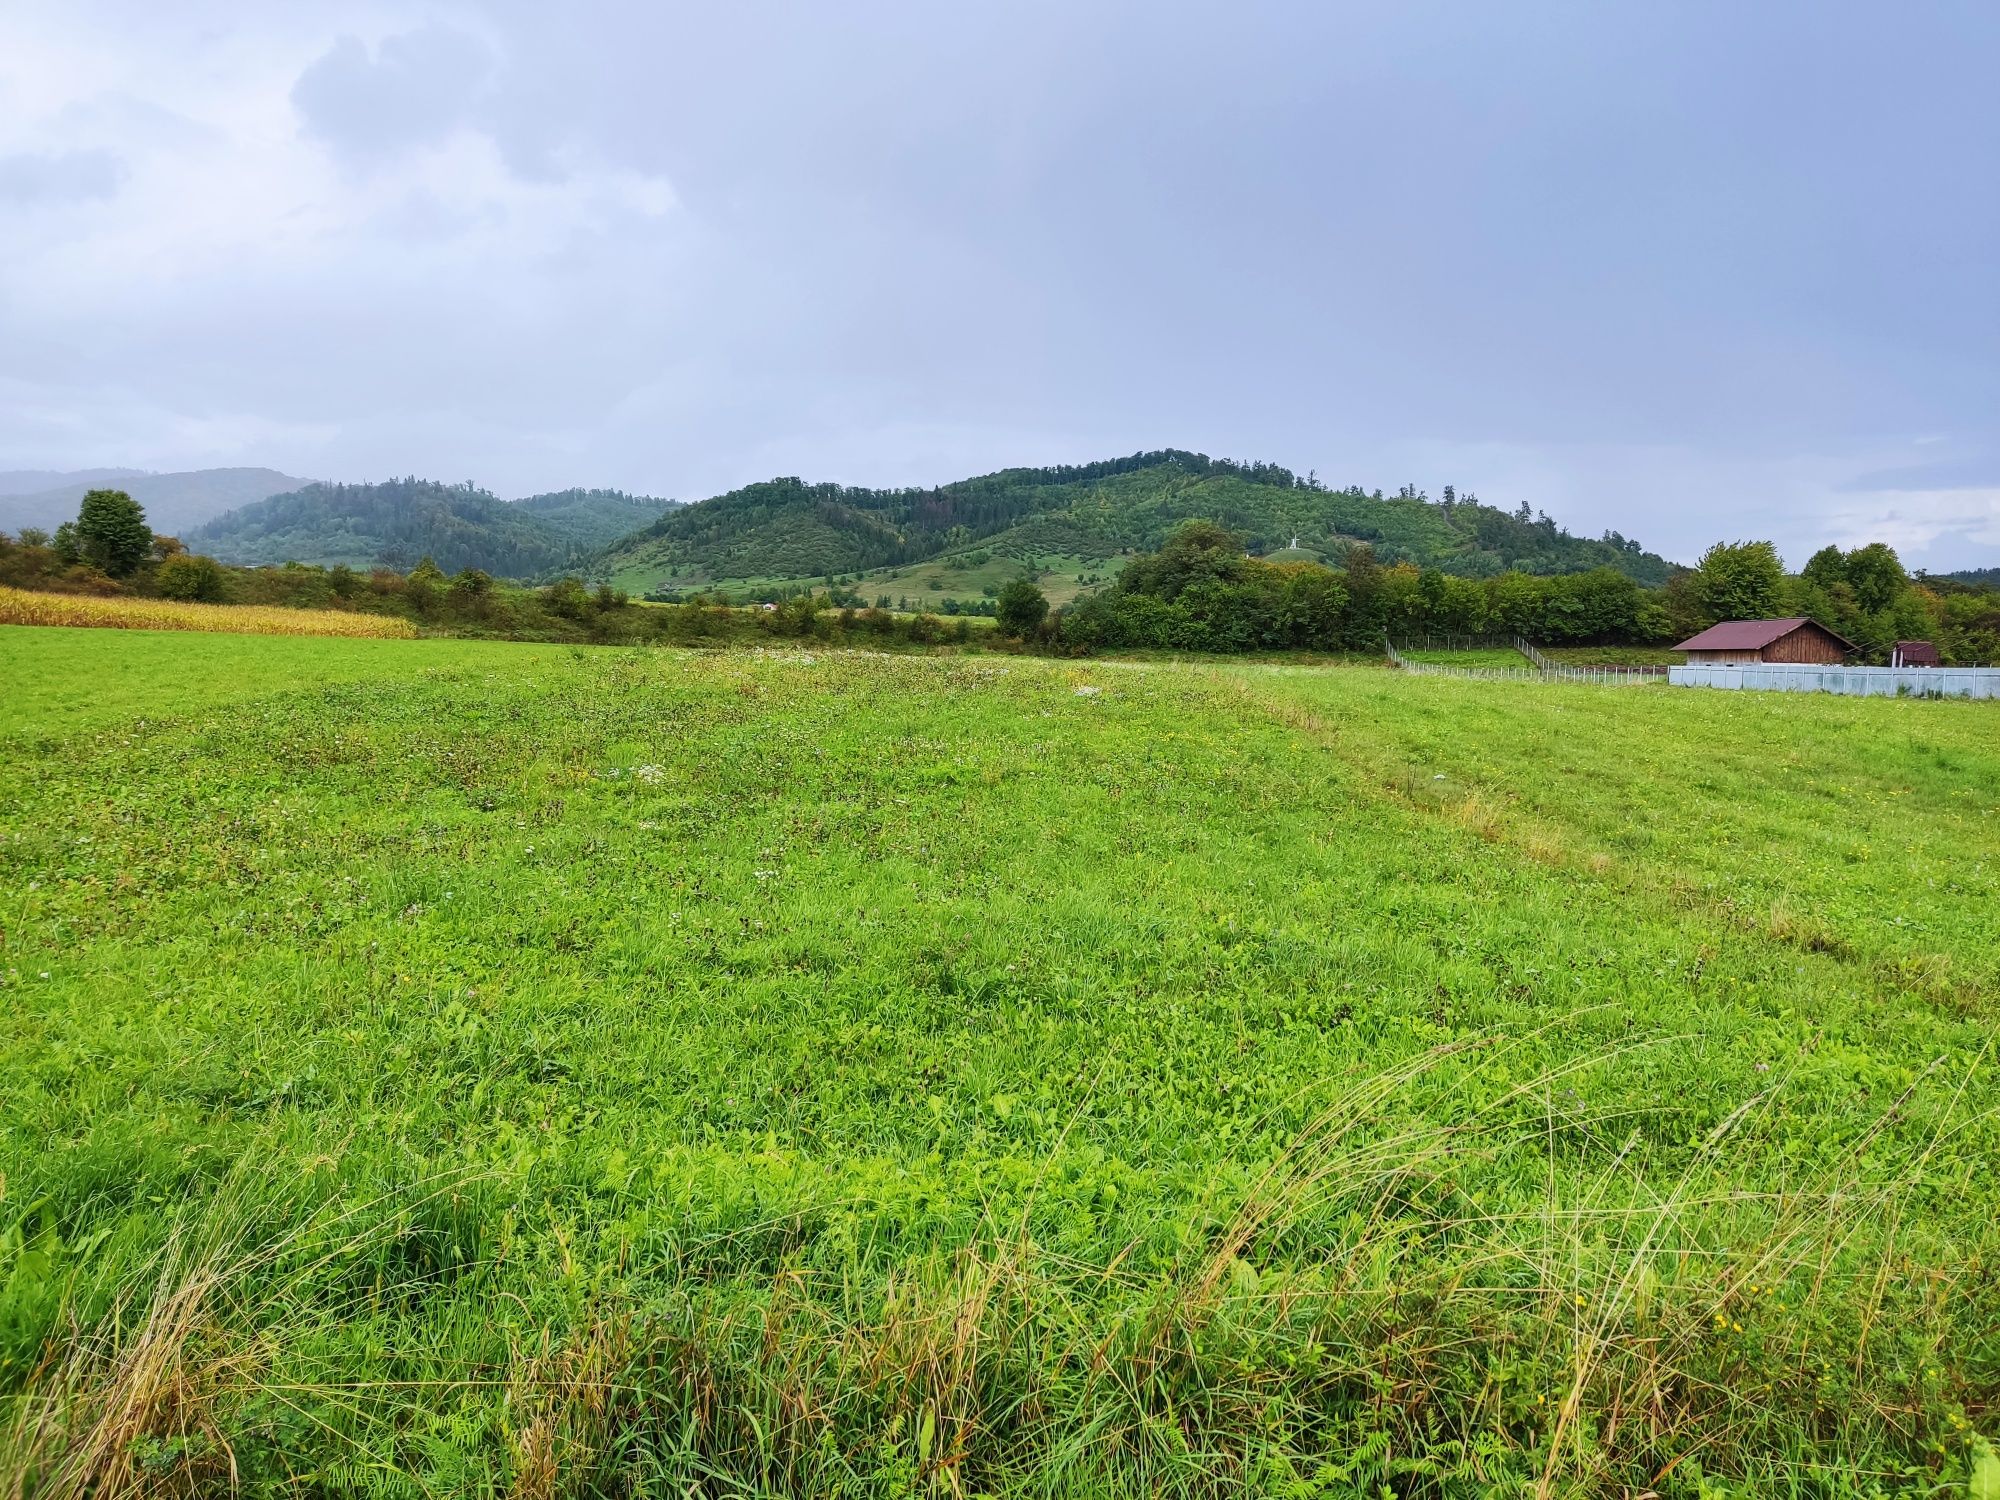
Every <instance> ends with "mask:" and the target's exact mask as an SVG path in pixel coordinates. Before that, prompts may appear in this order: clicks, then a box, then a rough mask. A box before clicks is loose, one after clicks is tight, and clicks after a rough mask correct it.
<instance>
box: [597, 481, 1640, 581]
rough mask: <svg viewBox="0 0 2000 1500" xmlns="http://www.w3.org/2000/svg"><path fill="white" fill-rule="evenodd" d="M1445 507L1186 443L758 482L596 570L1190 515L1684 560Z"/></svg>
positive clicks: (855, 564)
mask: <svg viewBox="0 0 2000 1500" xmlns="http://www.w3.org/2000/svg"><path fill="white" fill-rule="evenodd" d="M1447 497H1448V498H1446V499H1445V500H1443V501H1440V502H1433V501H1432V500H1430V499H1429V497H1428V496H1425V495H1422V494H1420V493H1419V492H1417V491H1416V490H1414V489H1410V488H1408V487H1406V488H1405V490H1404V491H1403V492H1402V493H1400V494H1398V495H1395V496H1384V495H1383V494H1382V493H1381V492H1380V491H1376V492H1374V493H1373V494H1370V493H1368V492H1365V491H1363V490H1361V489H1360V488H1358V487H1352V488H1347V489H1339V490H1334V489H1328V488H1326V487H1325V486H1323V485H1321V484H1319V482H1318V481H1317V480H1316V479H1314V478H1313V477H1311V476H1307V477H1306V478H1303V479H1302V478H1300V477H1299V476H1298V475H1296V474H1294V473H1293V472H1292V471H1291V470H1289V469H1285V468H1282V467H1280V466H1279V465H1276V464H1264V463H1236V462H1233V461H1230V460H1225V459H1212V458H1209V457H1208V456H1207V455H1205V454H1200V453H1190V452H1186V451H1183V450H1180V449H1162V450H1157V451H1153V452H1146V453H1135V454H1132V455H1130V456H1129V457H1126V458H1117V459H1108V460H1105V461H1103V462H1099V463H1091V464H1077V465H1063V466H1057V467H1051V468H1025V469H1003V470H1001V471H999V472H998V473H994V474H986V475H981V476H979V477H977V478H972V479H965V480H960V481H957V482H956V483H953V484H946V485H940V486H937V487H934V488H928V489H899V490H876V489H860V488H853V487H848V486H842V485H836V484H807V483H805V482H804V481H802V480H800V479H796V478H786V479H773V480H768V481H765V482H763V483H760V484H752V485H746V486H744V487H743V488H741V489H738V490H732V491H730V492H729V493H727V494H724V495H717V496H715V497H714V498H713V499H709V500H704V501H701V502H699V503H697V504H694V505H690V506H687V507H685V508H683V509H680V510H676V511H673V512H671V513H669V514H667V515H663V516H662V517H660V519H659V520H657V521H655V522H653V523H652V524H651V525H650V526H648V527H647V528H645V529H644V530H643V531H640V532H638V533H636V534H635V535H632V536H630V537H627V538H625V539H623V540H622V541H619V542H618V543H617V544H616V545H614V546H611V547H608V548H607V549H606V550H605V551H604V552H603V553H602V554H600V555H599V556H598V557H597V558H595V559H594V560H593V561H592V564H591V570H592V572H593V574H594V575H596V576H602V577H611V578H616V579H617V580H618V581H619V582H620V583H622V584H624V585H626V586H627V587H630V588H634V589H655V588H664V589H678V588H690V587H693V588H699V587H703V586H706V585H710V584H714V583H717V582H721V581H725V580H773V579H814V578H819V577H824V576H828V575H841V574H854V575H862V576H865V575H866V574H867V573H869V572H870V571H871V570H881V569H894V568H898V567H902V566H904V565H907V564H911V563H915V562H921V561H924V560H926V559H930V558H936V557H943V556H947V555H950V554H955V553H961V552H964V551H965V550H966V549H974V548H976V549H977V550H978V551H979V552H981V553H983V554H992V553H995V552H999V553H1005V554H1007V555H1010V556H1017V557H1019V558H1021V559H1022V560H1024V561H1028V560H1031V559H1034V558H1037V557H1043V558H1045V557H1049V556H1064V557H1070V558H1078V557H1081V558H1097V559H1106V560H1109V559H1112V558H1115V557H1117V556H1119V555H1121V554H1124V553H1129V552H1134V551H1144V550H1149V549H1152V548H1155V547H1158V546H1159V545H1160V543H1161V542H1163V541H1164V540H1165V539H1166V537H1167V536H1168V535H1169V534H1170V533H1171V532H1172V531H1173V530H1174V528H1175V527H1177V526H1179V525H1180V524H1181V523H1182V522H1183V521H1187V520H1195V519H1201V520H1212V521H1217V522H1219V523H1220V524H1222V525H1223V526H1226V527H1228V528H1229V529H1230V530H1232V531H1236V532H1239V533H1241V534H1242V535H1243V536H1244V537H1245V538H1246V539H1247V545H1248V547H1249V549H1250V550H1251V551H1253V552H1257V553H1259V554H1262V553H1266V552H1271V551H1276V550H1279V549H1281V548H1286V547H1288V546H1289V545H1290V544H1291V542H1292V540H1293V538H1295V537H1296V538H1297V539H1298V544H1299V546H1300V548H1301V550H1305V551H1319V552H1326V551H1329V550H1334V551H1339V550H1344V549H1345V548H1346V547H1347V546H1348V545H1349V544H1351V543H1353V542H1357V541H1363V542H1368V543H1370V544H1372V545H1373V546H1374V548H1375V549H1376V552H1377V554H1378V555H1379V556H1380V557H1381V559H1382V560H1383V561H1384V562H1389V563H1395V562H1410V563H1414V564H1417V565H1419V566H1423V567H1435V568H1438V569H1439V570H1441V571H1443V572H1446V573H1454V574H1458V575H1460V576H1464V577H1473V578H1480V577H1488V576H1491V575H1493V574H1496V573H1500V572H1504V571H1506V570H1507V569H1509V568H1518V569H1521V570H1522V571H1525V572H1532V573H1572V572H1582V571H1585V570H1587V569H1590V568H1594V567H1606V566H1608V567H1613V568H1616V569H1618V570H1619V571H1620V572H1623V573H1625V574H1627V575H1628V576H1629V577H1632V578H1634V579H1636V580H1637V581H1639V582H1641V583H1646V584H1659V583H1663V582H1665V581H1666V578H1667V575H1668V572H1669V571H1670V567H1671V565H1670V564H1669V563H1668V562H1667V560H1666V559H1665V558H1663V557H1661V556H1659V555H1657V554H1655V553H1651V552H1647V551H1644V550H1643V549H1641V548H1640V546H1639V545H1638V544H1637V543H1636V542H1632V541H1628V540H1626V539H1625V538H1623V537H1620V536H1618V535H1617V534H1616V533H1612V534H1609V535H1607V536H1606V537H1605V538H1602V539H1596V540H1593V539H1589V538H1583V537H1573V536H1571V535H1569V533H1568V532H1566V531H1564V530H1563V529H1562V528H1561V527H1560V526H1558V525H1557V524H1556V523H1555V522H1554V521H1552V520H1550V519H1549V518H1548V517H1546V516H1541V517H1535V518H1530V517H1529V516H1527V515H1525V514H1522V513H1520V512H1516V513H1509V512H1506V511H1502V510H1498V509H1495V508H1494V507H1492V506H1487V505H1482V504H1480V503H1478V502H1477V501H1476V500H1473V499H1471V498H1470V497H1467V498H1466V499H1463V500H1460V499H1458V498H1457V497H1456V496H1455V495H1450V494H1449V492H1447Z"/></svg>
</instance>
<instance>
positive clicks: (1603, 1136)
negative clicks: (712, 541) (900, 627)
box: [0, 631, 2000, 1500]
mask: <svg viewBox="0 0 2000 1500" xmlns="http://www.w3.org/2000/svg"><path fill="white" fill-rule="evenodd" d="M171 639H172V638H169V637H144V636H135V635H130V634H127V633H122V632H110V631H101V632H76V633H74V634H73V635H71V634H68V633H57V632H45V631H0V676H4V677H6V678H7V680H10V681H12V680H19V677H20V675H21V674H23V673H25V672H30V671H34V672H38V673H40V674H41V676H42V677H43V678H44V679H46V677H47V676H48V669H49V668H50V667H51V666H58V667H60V668H61V671H62V677H61V682H62V683H63V684H65V685H66V686H67V689H68V692H69V695H70V697H71V699H73V700H74V701H78V702H88V701H89V700H91V699H92V698H93V697H95V695H96V693H97V691H98V689H97V684H98V683H100V682H111V683H115V684H117V686H116V697H117V702H116V705H115V708H116V712H115V714H112V713H109V712H105V713H99V714H91V713H85V714H83V715H82V716H80V717H79V718H77V719H75V720H73V721H69V722H67V723H66V722H65V720H64V717H63V715H64V711H65V710H64V702H63V694H62V690H61V688H57V689H45V690H44V691H43V692H42V694H41V696H40V697H39V698H38V699H37V700H36V701H35V702H34V703H33V704H32V705H30V706H28V707H26V708H23V707H20V706H18V705H16V704H14V703H13V702H11V701H10V702H9V703H8V704H7V706H6V707H5V708H4V709H0V714H4V717H3V718H0V743H4V749H5V753H4V754H0V829H4V830H5V833H4V835H0V892H5V895H4V897H0V900H4V905H0V929H4V934H5V943H6V946H5V949H4V962H0V976H4V984H5V991H6V994H5V1005H4V1007H0V1017H4V1020H3V1021H0V1027H4V1030H0V1076H4V1077H6V1078H7V1079H8V1086H7V1088H6V1089H5V1090H4V1092H0V1161H4V1162H5V1163H6V1168H5V1170H6V1183H5V1195H4V1197H0V1257H4V1259H0V1392H3V1393H4V1397H5V1401H6V1410H5V1412H4V1414H0V1415H5V1417H6V1418H7V1424H0V1431H11V1433H12V1436H11V1438H10V1439H8V1440H7V1443H8V1444H10V1445H11V1446H4V1447H0V1455H4V1456H0V1474H6V1475H8V1476H10V1477H12V1478H15V1479H16V1480H17V1481H18V1479H19V1477H20V1476H22V1475H25V1474H27V1473H29V1472H30V1471H31V1470H32V1472H33V1473H34V1474H36V1475H38V1476H40V1479H39V1481H38V1482H39V1483H41V1484H42V1485H43V1486H44V1487H43V1488H42V1489H39V1490H37V1491H35V1492H36V1493H75V1492H80V1491H84V1490H89V1491H90V1492H92V1493H99V1494H105V1493H115V1492H118V1491H119V1488H120V1486H121V1485H127V1484H129V1485H134V1486H136V1485H143V1486H144V1487H146V1488H149V1489H153V1490H162V1489H173V1488H175V1487H176V1486H178V1487H181V1488H183V1489H186V1490H190V1491H199V1492H220V1491H223V1490H226V1489H229V1488H231V1487H232V1486H233V1487H234V1488H235V1490H236V1491H237V1492H239V1493H244V1494H251V1495H258V1494H278V1493H298V1492H299V1491H300V1489H301V1488H304V1489H307V1490H311V1491H313V1492H318V1493H339V1494H358V1493H369V1494H384V1495H392V1494H393V1495H401V1494H410V1495H419V1494H497V1493H502V1492H506V1491H509V1490H512V1491H513V1492H515V1493H523V1494H541V1495H548V1494H641V1493H661V1494H685V1493H690V1492H692V1493H697V1494H807V1493H810V1494H848V1495H883V1496H909V1495H928V1494H937V1495H974V1494H1023V1495H1025V1494H1033V1495H1038V1496H1045V1495H1069V1494H1074V1495H1085V1494H1089V1495H1102V1494H1129V1495H1135V1496H1136V1495H1162V1494H1168V1495H1180V1494H1185V1495H1210V1494H1258V1495H1267V1494H1298V1495H1307V1494H1318V1495H1344V1494H1354V1495H1361V1494H1371V1495H1372V1494H1377V1493H1380V1491H1381V1489H1382V1488H1383V1487H1388V1488H1389V1489H1391V1490H1392V1491H1393V1492H1395V1493H1401V1494H1470V1493H1546V1494H1602V1495H1613V1494H1622V1493H1627V1492H1630V1493H1638V1492H1640V1491H1642V1490H1647V1489H1650V1490H1652V1491H1653V1492H1654V1493H1656V1494H1658V1495H1660V1496H1661V1497H1663V1500H1668V1497H1673V1496H1680V1495H1686V1496H1690V1497H1694V1496H1703V1495H1712V1494H1718V1493H1722V1492H1723V1489H1722V1488H1721V1487H1722V1486H1728V1485H1735V1486H1738V1487H1740V1488H1741V1489H1742V1490H1743V1491H1745V1492H1747V1491H1750V1490H1754V1491H1756V1492H1759V1493H1765V1492H1772V1491H1778V1490H1783V1491H1785V1492H1788V1493H1798V1494H1812V1495H1825V1496H1834V1495H1856V1496H1859V1495H1862V1494H1873V1493H1890V1492H1900V1491H1907V1492H1909V1493H1912V1494H1915V1493H1926V1494H1935V1493H1941V1492H1946V1491H1944V1490H1941V1488H1940V1487H1942V1486H1950V1487H1956V1488H1958V1489H1960V1490H1962V1489H1963V1487H1964V1486H1965V1484H1966V1476H1967V1473H1968V1470H1969V1467H1970V1465H1971V1464H1972V1462H1973V1459H1974V1452H1975V1450H1974V1447H1973V1442H1972V1440H1973V1438H1974V1437H1975V1436H1976V1435H1978V1434H1980V1433H1985V1434H1986V1435H1988V1436H1990V1435H1992V1434H1993V1432H1994V1426H1995V1422H1996V1420H2000V1411H1996V1398H2000V1344H1996V1341H1995V1340H1994V1338H1993V1336H1992V1330H1993V1329H1994V1328H1996V1327H2000V1280H1996V1278H1995V1276H1994V1271H1993V1268H1994V1267H1995V1266H1996V1265H2000V1230H1996V1223H1997V1222H2000V1214H1996V1210H2000V1184H1997V1183H1996V1178H1995V1175H1994V1173H1993V1170H1992V1163H1993V1161H1994V1160H1995V1159H1996V1154H2000V1128H1996V1119H1995V1113H1994V1111H1995V1106H1996V1099H1995V1093H1994V1089H1993V1086H1992V1084H1991V1076H1992V1074H1991V1067H1992V1064H1993V1057H1992V1049H1993V1033H1992V1018H1991V1012H1990V1007H1991V997H1992V995H1993V994H1994V992H1995V986H1996V983H2000V973H1996V968H1995V964H1996V959H1995V954H1996V951H2000V949H1996V944H1995V942H1994V937H1995V926H1994V917H1993V912H1994V911H1995V909H1996V904H2000V903H1996V897H2000V865H1996V856H2000V829H1996V827H1995V817H1996V814H1995V808H1996V806H2000V753H1996V751H1995V749H1994V745H1995V740H1994V736H1993V732H1992V731H1993V722H1994V720H1993V713H1992V710H1991V708H1990V707H1988V706H1986V705H1977V704H1952V703H1905V702H1897V701H1885V700H1861V699H1824V700H1820V699H1809V698H1804V697H1800V698H1790V697H1788V696H1786V695H1769V696H1759V695H1749V694H1708V695H1703V694H1693V693H1677V692H1673V691H1670V690H1666V689H1662V690H1660V691H1657V692H1650V691H1649V692H1631V693H1610V692H1604V691H1599V690H1593V689H1590V688H1583V687H1566V686H1559V685H1546V684H1545V685H1538V686H1537V687H1535V689H1534V690H1533V691H1522V690H1521V689H1519V688H1516V687H1513V686H1510V685H1496V684H1485V683H1477V682H1461V681H1457V680H1450V679H1439V678H1414V679H1413V678H1405V677H1400V676H1398V675H1396V674H1392V673H1388V672H1385V671H1380V670H1376V669H1372V668H1349V669H1339V668H1335V669H1317V670H1300V669H1288V668H1279V667H1268V668H1258V667H1250V666H1233V667H1178V666H1151V665H1133V664H1108V663H1106V664H1089V665H1075V664H1063V663H1051V662H1045V661H1037V660H1026V659H1009V660H996V659H979V658H966V659H955V660H954V659H943V658H923V657H886V656H863V655H858V654H856V655H847V654H841V653H828V652H813V651H809V650H796V649H794V650H782V651H768V652H759V653H749V652H742V653H727V654H721V653H718V654H708V655H699V656H697V655H684V654H680V653H676V652H670V651H665V650H650V651H644V652H639V651H626V650H583V649H569V648H547V647H539V648H537V647H511V648H510V647H506V646H494V645H485V644H477V643H466V642H417V643H404V642H345V641H312V640H296V641H294V640H279V639H264V640H249V639H246V640H244V641H243V642H241V644H242V645H243V647H244V648H245V650H246V652H248V653H251V656H250V657H246V660H254V666H253V667H249V668H246V669H245V670H244V671H239V670H236V669H235V668H233V666H232V664H231V663H230V662H229V661H228V660H227V659H218V658H217V657H215V656H214V655H213V654H210V655H208V656H205V657H191V658H189V659H187V660H185V661H184V662H182V663H181V665H180V669H179V670H178V671H176V672H173V673H171V674H169V673H162V672H153V671H149V670H143V669H142V670H135V669H133V667H132V666H131V664H130V660H129V659H128V654H130V653H136V654H137V655H138V657H139V658H140V659H141V660H142V661H148V662H159V661H160V660H161V658H160V657H159V655H158V653H159V652H160V651H161V649H162V643H164V642H167V641H169V640H171ZM51 640H56V641H58V642H59V643H58V644H56V645H53V646H51V645H49V644H47V643H48V642H49V641H51ZM52 653H53V654H52ZM149 653H150V654H149ZM287 653H296V655H295V657H293V659H292V667H293V669H292V671H291V672H290V673H289V674H288V673H287V671H286V670H285V659H286V655H287ZM364 654H367V659H366V661H365V662H364V661H363V656H364ZM385 664H386V665H387V666H389V667H390V668H391V669H390V670H386V671H385V670H382V668H383V666H384V665H385ZM246 672H247V673H248V674H249V676H252V677H254V679H255V680H254V683H251V682H249V681H247V679H246ZM343 675H345V677H346V680H340V679H341V678H342V676H343ZM246 687H250V688H251V689H253V690H250V691H246ZM8 1424H11V1425H8ZM93 1486H94V1488H92V1487H93ZM20 1492H21V1487H20V1485H19V1484H18V1483H17V1484H16V1486H15V1488H14V1490H13V1491H12V1493H20ZM1729 1492H1731V1493H1735V1492H1737V1490H1730V1491H1729Z"/></svg>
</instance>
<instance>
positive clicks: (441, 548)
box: [182, 478, 671, 579]
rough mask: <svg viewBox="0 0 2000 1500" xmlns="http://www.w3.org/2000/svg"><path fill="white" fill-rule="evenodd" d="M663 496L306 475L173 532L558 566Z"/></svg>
mask: <svg viewBox="0 0 2000 1500" xmlns="http://www.w3.org/2000/svg"><path fill="white" fill-rule="evenodd" d="M670 504H671V502H669V501H665V500H653V499H648V498H646V497H643V496H635V495H627V494H623V493H622V492H620V491H617V490H564V491H561V492H559V493H556V494H550V495H534V496H530V497H529V498H528V499H526V500H518V501H508V500H502V499H500V498H499V497H497V496H495V495H492V494H489V493H488V492H487V491H485V490H482V489H478V488H476V487H475V486H472V485H469V484H456V485H448V484H439V483H436V482H434V481H432V480H426V479H414V478H412V479H392V480H389V481H388V482H386V483H383V484H312V485H307V486H306V487H305V488H304V489H301V490H297V491H295V492H293V493H291V494H286V495H273V496H272V497H271V498H270V499H268V500H264V501H261V502H259V503H258V504H256V505H246V506H244V507H243V508H242V509H240V510H234V511H231V512H229V513H228V514H227V515H223V516H218V517H217V518H216V519H215V520H213V521H211V522H209V523H208V524H207V525H206V526H202V527H199V528H197V529H195V530H193V531H190V532H188V533H187V534H186V535H185V536H183V537H182V540H183V541H184V542H186V543H187V545H188V546H189V547H191V548H193V549H194V550H195V551H198V552H207V553H210V554H212V555H214V556H216V557H219V558H221V559H222V560H223V561H225V562H234V563H253V564H254V563H283V562H304V563H322V564H328V565H331V564H333V563H346V564H348V565H349V566H351V567H361V568H366V567H374V566H377V565H382V566H386V567H392V568H398V569H405V570H406V569H408V568H410V567H411V566H412V565H414V564H415V563H416V562H417V561H418V560H419V559H421V558H424V557H429V558H431V559H433V560H434V561H435V562H436V563H437V565H438V566H439V567H441V568H443V569H444V570H445V571H446V572H448V573H455V572H458V571H459V570H460V569H463V568H478V569H481V570H482V571H484V572H487V573H491V574H493V575H495V576H496V577H501V578H524V579H535V578H540V577H543V576H545V575H547V574H550V573H555V572H559V571H561V570H563V569H565V568H569V567H571V566H573V565H575V564H577V563H578V562H579V561H581V560H582V559H584V558H586V557H587V556H589V555H590V554H591V553H593V552H595V551H596V550H597V549H599V548H601V547H603V546H605V545H606V544H607V543H608V542H610V541H612V540H613V539H615V538H617V537H618V536H620V535H623V534H625V533H627V532H630V531H632V530H633V529H635V528H637V527H641V526H645V525H647V524H649V523H650V522H652V521H654V520H655V519H657V518H658V517H659V516H660V515H661V514H662V513H664V512H665V511H666V510H667V509H668V508H669V506H670Z"/></svg>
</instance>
